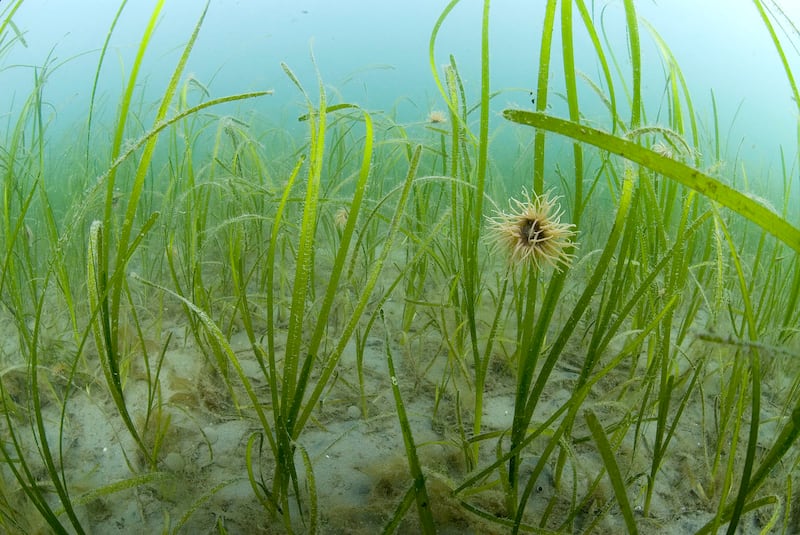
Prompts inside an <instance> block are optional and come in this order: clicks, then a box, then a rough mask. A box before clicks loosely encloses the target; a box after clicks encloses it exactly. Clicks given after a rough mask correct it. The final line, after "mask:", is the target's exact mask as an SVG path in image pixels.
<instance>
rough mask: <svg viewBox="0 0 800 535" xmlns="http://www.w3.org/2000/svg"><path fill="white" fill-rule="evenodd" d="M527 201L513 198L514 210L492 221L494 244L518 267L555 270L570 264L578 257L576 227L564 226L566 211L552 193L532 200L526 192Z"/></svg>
mask: <svg viewBox="0 0 800 535" xmlns="http://www.w3.org/2000/svg"><path fill="white" fill-rule="evenodd" d="M522 195H523V200H522V201H520V200H517V199H511V200H510V202H509V205H510V207H511V210H510V211H509V212H503V211H500V210H498V211H497V213H496V214H495V216H494V217H492V218H490V219H489V224H490V229H491V232H490V234H489V236H490V238H491V239H492V241H493V242H494V243H495V244H496V245H497V246H500V247H502V248H505V249H506V250H508V252H509V257H510V261H511V262H513V263H515V264H528V263H530V264H533V266H534V267H535V268H537V269H539V268H541V267H543V265H545V264H546V265H550V266H552V267H554V268H555V269H561V267H564V266H567V265H569V263H570V262H571V261H572V259H573V258H574V256H573V255H572V254H570V253H569V252H568V251H569V250H570V249H571V247H572V246H573V242H572V240H571V239H572V238H573V237H574V236H575V230H574V228H575V225H573V224H571V223H562V222H561V216H562V215H563V214H564V211H563V210H562V209H561V208H560V206H559V205H558V204H557V202H556V201H558V197H553V196H551V194H550V193H549V192H547V193H544V194H542V195H536V194H534V195H533V197H531V196H530V195H529V194H528V192H527V191H526V190H523V191H522Z"/></svg>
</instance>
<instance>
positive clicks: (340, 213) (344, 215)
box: [333, 207, 350, 230]
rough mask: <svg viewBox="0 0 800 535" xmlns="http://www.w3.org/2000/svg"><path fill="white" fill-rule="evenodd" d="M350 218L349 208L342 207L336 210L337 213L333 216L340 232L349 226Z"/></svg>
mask: <svg viewBox="0 0 800 535" xmlns="http://www.w3.org/2000/svg"><path fill="white" fill-rule="evenodd" d="M349 217H350V212H349V211H348V210H347V208H345V207H342V208H339V209H338V210H336V213H335V214H333V224H334V225H336V228H337V229H339V230H344V227H345V226H347V219H348V218H349Z"/></svg>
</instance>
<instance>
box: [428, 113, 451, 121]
mask: <svg viewBox="0 0 800 535" xmlns="http://www.w3.org/2000/svg"><path fill="white" fill-rule="evenodd" d="M428 122H429V123H431V124H440V123H446V122H447V115H446V114H445V113H444V112H443V111H439V110H432V111H431V112H430V113H428Z"/></svg>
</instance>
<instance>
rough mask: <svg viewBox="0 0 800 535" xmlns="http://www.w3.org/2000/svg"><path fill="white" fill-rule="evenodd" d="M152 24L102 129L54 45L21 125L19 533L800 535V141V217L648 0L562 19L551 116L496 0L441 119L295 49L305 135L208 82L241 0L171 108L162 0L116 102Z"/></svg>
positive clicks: (13, 138)
mask: <svg viewBox="0 0 800 535" xmlns="http://www.w3.org/2000/svg"><path fill="white" fill-rule="evenodd" d="M25 4H26V3H25V1H24V0H15V1H14V2H11V3H3V4H2V6H0V61H1V62H2V63H0V79H1V78H2V77H3V73H4V72H6V71H5V69H6V68H21V67H19V66H16V65H15V64H13V62H11V61H10V60H7V58H10V57H12V56H11V54H12V53H13V50H14V47H17V46H26V45H25V33H24V31H21V30H20V29H19V28H17V26H16V24H15V22H14V20H15V16H16V13H18V12H19V10H20V9H23V8H24V7H25ZM128 4H129V3H128V2H126V1H125V0H122V1H121V2H120V5H119V8H118V10H117V11H116V13H115V15H114V19H113V21H111V23H110V26H109V30H108V34H107V35H106V36H105V41H104V44H103V47H102V48H101V49H100V57H99V60H98V64H97V68H96V70H95V77H94V80H93V84H92V86H91V96H90V99H89V109H88V110H87V113H86V114H85V117H84V118H82V119H81V121H83V120H85V123H81V124H80V125H79V126H78V127H76V128H75V129H74V131H77V132H78V134H79V135H77V136H76V135H74V132H73V131H72V130H71V131H70V134H69V135H68V136H67V139H66V140H64V139H62V138H59V137H58V134H57V132H55V131H54V130H53V129H52V128H51V127H50V123H49V122H48V120H47V114H48V111H47V110H48V109H49V104H48V102H47V100H46V98H45V95H46V93H45V89H46V88H47V87H48V84H50V83H51V80H52V78H51V77H52V74H53V73H54V72H59V69H63V68H64V67H65V66H68V65H70V63H69V60H68V61H66V62H58V61H56V60H55V59H53V58H54V56H48V59H47V60H45V62H44V64H43V65H41V66H35V67H31V71H30V72H31V73H32V86H31V90H30V94H29V95H27V97H26V98H25V99H24V101H23V102H22V103H20V105H19V106H18V107H17V108H15V109H16V110H17V111H16V112H15V114H12V115H10V116H9V117H10V118H9V119H8V128H6V129H4V130H3V131H2V133H0V190H1V191H2V195H0V332H3V333H4V335H5V336H4V337H3V339H2V343H0V531H3V532H8V533H36V532H45V531H46V532H53V533H87V532H105V531H111V530H118V531H119V530H136V529H139V530H141V529H146V530H160V531H162V532H164V533H185V532H192V533H194V532H216V533H273V532H281V533H340V532H349V533H376V532H383V533H393V532H399V533H404V532H408V533H416V532H420V533H435V532H437V531H447V532H450V531H472V532H476V533H519V532H525V533H550V534H552V533H620V532H625V531H627V532H629V533H637V532H642V533H651V532H652V533H655V532H663V531H669V530H675V529H678V528H676V526H678V525H680V526H681V529H683V528H684V527H685V526H689V527H688V528H685V529H688V530H689V531H691V532H694V533H697V534H706V533H717V532H720V531H721V530H725V531H727V532H728V533H730V534H733V533H737V532H744V533H750V532H751V531H752V532H764V533H792V532H795V531H797V530H798V526H799V525H800V523H799V522H800V520H798V519H800V513H799V512H798V511H800V509H798V504H800V500H798V497H797V492H796V489H795V487H796V481H795V478H796V474H794V467H795V466H796V465H797V463H798V461H799V460H800V448H798V445H797V441H798V438H800V366H798V364H797V362H796V360H797V359H796V358H795V357H796V355H797V351H798V347H800V346H798V344H800V337H799V336H798V334H800V329H798V327H797V325H798V324H800V307H798V303H800V269H798V266H800V259H799V258H798V252H800V230H798V228H797V225H796V217H797V216H796V213H795V211H796V207H794V206H793V203H792V202H791V201H790V198H795V197H796V188H797V186H796V184H797V183H798V174H799V173H800V172H799V171H798V169H800V164H798V160H797V158H798V156H797V154H796V152H800V151H798V150H797V149H798V148H800V140H798V146H797V147H793V148H792V149H791V150H790V149H781V151H780V162H781V173H782V179H783V184H782V191H781V193H782V194H783V196H784V199H783V202H782V203H781V202H775V201H774V200H772V201H770V200H768V195H761V194H760V193H758V194H757V193H756V192H754V191H750V189H751V188H750V185H752V183H753V182H755V181H754V180H748V177H747V173H750V174H754V171H751V168H750V167H749V166H748V165H747V164H746V163H745V162H744V161H742V160H741V159H740V158H739V156H738V155H737V154H736V153H733V154H726V149H725V147H729V146H735V145H736V143H735V141H736V140H728V139H725V138H724V135H723V134H722V133H721V132H723V131H724V128H721V127H720V124H719V123H720V122H721V121H722V120H723V119H722V118H721V117H720V116H719V115H718V110H717V108H716V97H715V96H714V95H713V94H712V96H711V102H710V105H709V106H710V113H711V118H712V119H711V122H710V123H709V124H705V123H704V121H706V120H707V117H706V114H705V113H704V112H703V111H702V110H701V109H700V107H699V106H698V101H694V100H692V94H691V92H690V91H689V83H688V81H687V80H685V79H684V76H683V73H682V72H681V70H680V67H679V65H678V61H677V59H676V58H675V57H674V56H673V55H672V52H671V51H670V49H669V47H668V46H667V43H666V42H664V40H663V39H661V37H660V36H659V35H658V33H657V32H656V31H655V28H653V27H652V26H651V25H650V24H648V23H646V22H644V21H643V20H642V19H641V16H640V13H639V12H638V11H637V9H636V8H637V4H636V3H635V2H634V1H633V0H623V2H621V4H620V6H619V7H620V10H618V11H613V9H611V8H609V9H605V8H602V9H601V8H599V7H598V6H595V5H594V4H592V3H587V2H585V0H547V2H543V3H541V6H539V7H537V9H541V13H542V19H541V21H542V27H541V31H540V32H536V33H535V34H536V35H538V36H539V39H540V42H539V43H538V45H539V48H538V54H539V56H538V60H539V62H538V67H537V69H533V71H534V75H535V79H536V84H537V87H536V89H535V90H534V91H531V90H528V89H526V90H524V91H522V92H521V93H522V94H523V95H524V100H525V101H526V102H528V101H530V102H531V106H533V109H528V107H527V105H526V106H525V107H520V106H517V105H512V104H508V105H506V104H500V99H501V98H505V95H509V94H512V95H513V92H515V91H517V92H520V91H519V90H514V89H502V90H500V91H498V90H497V88H495V87H494V84H495V83H496V82H495V78H493V77H492V74H493V71H492V68H494V63H493V62H490V60H492V58H493V56H492V54H491V53H490V52H491V50H492V49H491V45H492V42H491V41H490V29H491V28H492V26H491V16H490V15H491V11H490V2H489V1H488V0H485V1H483V2H481V3H480V6H481V11H480V15H479V16H478V17H476V18H479V21H480V28H481V30H480V35H479V36H478V35H476V37H479V38H480V53H479V55H477V56H476V57H474V58H473V57H458V55H457V54H456V53H451V54H448V57H447V60H446V61H445V62H444V65H441V64H440V63H439V62H438V61H437V55H438V54H439V53H440V50H439V48H440V47H441V46H442V45H441V40H440V37H439V36H440V34H441V33H442V32H445V31H446V29H447V26H448V24H450V23H451V22H452V21H453V18H452V17H453V13H454V12H455V10H456V9H462V8H464V7H465V6H466V5H467V4H468V3H466V2H464V3H462V2H461V1H460V0H450V1H448V2H446V3H445V4H444V8H443V9H442V11H441V13H440V15H439V17H438V19H436V20H435V21H432V22H433V29H432V31H431V35H430V40H429V42H428V46H429V49H428V52H429V61H430V67H431V76H432V78H433V84H435V86H436V89H437V90H438V95H437V96H436V98H435V99H433V100H435V102H427V103H426V104H425V105H422V104H420V105H418V106H417V104H416V103H414V107H415V108H416V111H415V113H416V115H415V117H416V120H415V121H413V122H410V123H407V122H404V121H403V120H401V119H400V117H402V114H401V113H400V112H399V111H398V108H399V106H397V107H395V108H389V109H388V110H380V111H379V110H373V109H368V108H367V107H366V106H364V105H362V104H360V103H357V102H356V101H353V100H348V99H345V98H344V97H343V96H342V93H340V91H339V89H338V88H337V87H336V86H335V84H331V83H329V81H327V80H325V79H323V76H322V75H321V74H320V70H319V69H318V68H317V59H316V58H315V57H314V56H313V55H312V56H311V59H310V64H311V66H312V67H313V74H312V75H311V76H310V77H311V86H309V85H308V83H307V82H308V81H307V80H305V76H301V75H299V74H297V73H296V72H295V71H293V70H292V68H290V66H289V65H288V64H285V63H284V64H281V65H280V67H281V70H282V74H281V76H284V77H285V79H286V80H288V84H287V85H288V86H289V89H290V91H289V92H290V93H292V94H293V95H294V96H297V95H299V97H300V99H301V104H300V105H299V109H298V105H297V104H296V103H292V104H289V105H287V106H288V110H289V111H288V113H286V115H288V116H290V117H291V122H292V125H296V124H299V125H300V127H301V128H302V131H298V130H297V129H295V128H294V126H292V127H290V125H288V124H286V123H282V122H280V116H281V113H278V112H276V111H275V109H274V108H269V107H267V108H260V107H259V104H260V101H261V100H262V97H267V96H268V95H272V94H273V93H272V91H270V90H261V89H259V90H254V91H247V92H242V93H233V94H230V95H227V96H214V95H215V93H216V88H215V82H214V81H213V80H210V81H208V80H203V79H201V77H200V76H197V75H194V74H188V73H187V72H186V71H187V65H188V60H189V58H190V56H191V55H192V54H195V53H196V52H197V51H196V50H195V46H196V43H197V39H198V36H199V35H200V33H201V30H202V28H203V26H204V22H206V13H207V10H208V9H209V8H210V6H211V5H212V3H211V2H210V1H209V2H206V3H205V4H203V6H201V7H198V10H199V12H198V16H197V20H196V22H195V24H194V26H193V29H192V33H191V34H190V35H189V38H188V39H187V41H186V42H185V43H183V44H182V45H181V47H180V48H178V49H177V50H178V52H177V56H176V58H175V62H174V65H173V66H171V68H170V70H169V72H168V73H167V74H168V76H166V79H165V81H164V85H163V87H162V88H161V89H160V90H159V91H157V92H156V93H155V95H156V96H155V97H150V96H148V95H151V94H152V91H153V90H154V89H157V88H156V87H154V86H155V82H153V81H152V80H155V79H157V78H156V77H154V78H152V79H151V78H149V77H148V73H147V72H146V66H147V63H146V62H145V57H146V56H150V55H152V54H153V49H154V48H155V46H156V45H155V43H156V41H155V40H154V35H156V33H157V32H158V31H159V30H158V26H159V20H161V17H162V16H163V8H164V6H165V2H164V0H157V1H156V3H155V7H154V8H153V9H152V11H151V12H149V13H148V15H149V16H148V18H147V19H146V22H145V23H144V26H143V28H142V36H141V38H140V39H139V40H138V47H136V48H135V51H134V56H133V61H132V62H131V63H130V65H129V66H128V70H127V71H126V72H125V75H124V76H123V77H122V78H123V84H122V87H121V88H120V90H119V92H118V96H117V97H114V95H111V97H110V99H111V100H112V103H113V104H114V107H113V113H112V114H110V115H109V114H104V113H102V111H103V110H102V106H103V104H102V103H103V102H104V101H105V100H106V99H108V98H109V97H108V96H107V95H105V94H104V86H103V84H102V83H101V82H102V80H101V71H102V67H103V65H104V64H105V62H107V58H108V56H109V54H108V52H109V51H110V50H111V48H110V46H111V42H112V35H115V34H116V32H117V31H119V25H120V23H121V21H123V20H125V17H126V15H127V13H128V12H127V11H126V9H128V8H129V7H130V6H128ZM754 5H755V7H756V10H757V13H758V15H759V17H760V20H758V21H757V22H758V24H759V25H760V26H762V27H763V28H764V29H766V30H767V33H768V34H769V36H770V37H771V39H772V42H773V43H774V45H775V47H776V51H777V56H778V59H779V60H780V61H781V64H782V65H783V66H784V68H785V72H786V77H787V80H788V81H789V85H790V86H791V89H792V92H793V93H794V94H795V97H798V91H797V88H796V87H795V84H794V77H793V72H792V69H791V65H792V63H791V62H790V61H788V59H787V54H789V53H791V51H792V50H796V45H797V42H796V41H797V36H796V32H795V33H791V32H787V33H786V34H779V33H778V32H776V29H775V26H776V25H778V26H781V27H782V28H784V29H786V28H788V27H790V26H789V23H790V22H792V21H790V20H789V19H788V18H787V16H786V15H785V14H783V13H782V12H780V10H777V9H774V7H775V6H772V5H766V4H765V3H763V2H761V0H756V1H755V2H754ZM126 6H128V7H126ZM612 18H613V21H612ZM617 19H619V20H617ZM206 23H207V22H206ZM611 24H622V25H623V26H624V29H625V31H624V32H621V33H620V35H623V34H624V40H623V41H617V40H616V39H617V36H615V35H612V32H611V31H610V29H611V28H612V26H611ZM791 27H794V26H791ZM642 28H644V29H645V30H646V32H647V33H648V34H649V35H650V36H651V38H652V40H653V42H654V44H655V45H656V50H657V51H658V53H659V54H660V56H658V57H656V58H655V59H654V58H650V57H646V53H645V51H644V50H643V47H642V43H641V40H642V38H643V36H642V35H640V30H641V29H642ZM559 32H560V35H559ZM578 33H581V34H583V36H584V37H585V41H582V42H584V43H585V44H586V46H587V49H586V50H583V51H581V54H578V51H577V47H578V46H579V45H578V43H579V42H581V41H579V40H578V38H577V37H576V34H578ZM779 35H784V37H779ZM554 43H558V44H559V46H555V45H554ZM584 53H585V54H584ZM579 55H585V56H587V57H590V58H591V59H592V60H593V61H594V66H595V67H596V69H595V70H594V71H593V72H594V75H590V74H586V73H583V72H581V71H580V70H579V69H578V67H577V66H576V56H579ZM7 63H8V64H9V65H10V66H8V67H6V65H7ZM473 63H474V64H475V65H473ZM648 65H658V66H659V67H663V69H662V70H658V72H657V76H660V78H657V79H656V82H649V83H653V84H656V83H663V87H664V91H663V95H662V96H661V99H662V100H661V101H656V102H655V103H654V102H650V101H646V99H645V98H644V97H643V94H642V93H643V86H644V85H645V74H644V73H645V70H646V68H647V67H648ZM476 66H477V67H478V69H479V73H480V76H479V80H478V81H477V82H472V81H470V79H474V70H470V68H474V67H476ZM25 68H28V67H25ZM297 72H300V71H297ZM467 72H469V73H470V74H471V75H473V76H466V75H463V74H462V73H467ZM557 73H558V74H557ZM724 89H725V90H726V91H732V90H733V89H731V88H724ZM115 94H116V93H115ZM554 95H557V96H558V97H559V98H561V100H563V104H564V107H563V108H558V107H554V106H553V101H554V100H555V99H554ZM619 95H625V100H624V101H623V100H622V99H621V98H620V97H619ZM115 98H116V100H115ZM270 98H274V97H270ZM510 100H513V99H510ZM598 102H599V106H600V108H599V112H598V111H597V109H594V110H593V111H591V112H590V111H589V110H590V103H595V104H597V103H598ZM498 107H501V108H505V109H503V110H502V111H500V109H497V108H498ZM265 109H266V110H267V111H266V112H264V110H265ZM558 109H562V110H563V113H562V114H559V113H558V111H556V110H558ZM424 110H431V111H430V112H429V113H428V114H427V116H426V115H425V111H424ZM561 115H563V116H561ZM104 117H105V118H104ZM495 119H496V120H495ZM82 129H85V130H82ZM76 139H77V140H79V142H75V140H76ZM501 145H502V147H501ZM62 146H63V147H65V148H62ZM59 151H61V152H59ZM724 159H730V160H731V161H730V163H728V164H726V163H724ZM739 169H742V171H739ZM745 170H746V172H745ZM737 173H739V174H737ZM729 175H730V176H729ZM51 177H59V180H52V179H51ZM509 191H521V194H520V195H519V196H518V197H514V196H513V195H509V193H508V192H509ZM556 192H557V193H556ZM492 207H497V208H496V209H495V210H494V211H493V213H489V211H490V210H491V208H492Z"/></svg>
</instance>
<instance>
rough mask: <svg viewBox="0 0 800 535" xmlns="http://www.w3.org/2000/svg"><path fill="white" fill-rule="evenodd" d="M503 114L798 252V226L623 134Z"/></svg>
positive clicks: (515, 112) (536, 115)
mask: <svg viewBox="0 0 800 535" xmlns="http://www.w3.org/2000/svg"><path fill="white" fill-rule="evenodd" d="M503 117H505V118H506V119H508V120H509V121H512V122H515V123H519V124H524V125H528V126H533V127H534V128H541V129H542V130H547V131H548V132H554V133H556V134H561V135H563V136H566V137H569V138H571V139H574V140H575V141H580V142H582V143H588V144H590V145H594V146H595V147H597V148H600V149H603V150H607V151H608V152H612V153H614V154H618V155H620V156H622V157H623V158H625V159H627V160H630V161H632V162H636V163H638V164H640V165H643V166H644V167H647V168H648V169H650V170H652V171H655V172H656V173H660V174H662V175H664V176H665V177H667V178H669V179H671V180H675V181H676V182H679V183H681V184H683V185H684V186H686V187H688V188H691V189H693V190H695V191H697V192H698V193H700V194H701V195H704V196H705V197H707V198H709V199H711V200H712V201H715V202H718V203H719V204H721V205H722V206H725V207H726V208H730V209H731V210H733V211H734V212H736V213H737V214H739V215H741V216H744V217H745V218H747V219H749V220H750V221H752V222H753V223H755V224H756V225H758V226H759V227H761V228H762V229H764V230H765V231H767V232H769V233H770V234H772V235H773V236H775V237H776V238H778V239H779V240H781V241H782V242H783V243H785V244H786V245H788V246H789V247H791V248H792V249H794V250H795V251H796V252H798V253H800V229H798V228H797V227H795V226H793V225H792V224H791V223H789V222H788V221H787V220H785V219H783V218H782V217H780V216H779V215H778V214H776V213H775V212H773V211H771V210H770V209H768V208H766V207H765V206H762V205H761V204H759V203H758V202H757V201H755V200H753V199H751V198H750V197H748V196H747V195H745V194H744V193H741V192H739V191H737V190H735V189H733V188H732V187H730V186H728V185H727V184H724V183H722V182H720V181H719V180H717V179H715V178H712V177H710V176H709V175H707V174H705V173H703V172H702V171H700V170H698V169H695V168H693V167H689V166H688V165H686V164H683V163H681V162H678V161H676V160H673V159H671V158H667V157H666V156H662V155H660V154H658V153H656V152H653V151H652V150H650V149H647V148H645V147H642V146H641V145H637V144H636V143H633V142H632V141H628V140H627V139H625V138H621V137H618V136H613V135H611V134H608V133H606V132H603V131H601V130H597V129H595V128H590V127H588V126H585V125H582V124H578V123H575V122H573V121H567V120H564V119H559V118H557V117H552V116H550V115H547V114H544V113H540V112H532V111H525V110H514V109H507V110H504V111H503Z"/></svg>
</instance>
